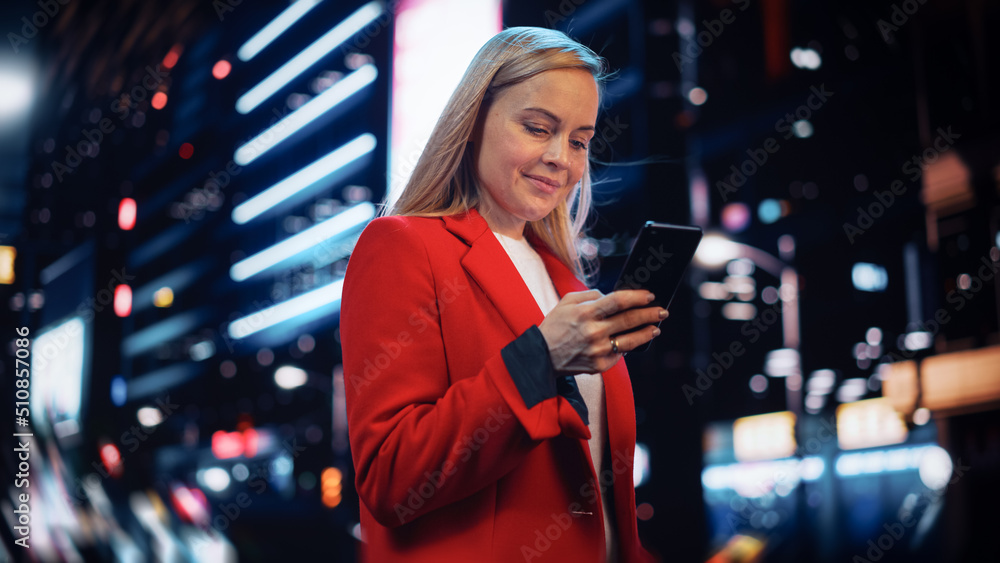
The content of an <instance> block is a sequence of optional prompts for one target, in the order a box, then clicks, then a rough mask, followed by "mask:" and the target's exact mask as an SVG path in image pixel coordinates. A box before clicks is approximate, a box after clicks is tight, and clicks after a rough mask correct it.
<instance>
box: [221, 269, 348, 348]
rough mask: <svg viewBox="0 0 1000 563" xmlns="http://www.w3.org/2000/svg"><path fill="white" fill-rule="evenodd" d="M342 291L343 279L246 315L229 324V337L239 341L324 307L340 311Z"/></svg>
mask: <svg viewBox="0 0 1000 563" xmlns="http://www.w3.org/2000/svg"><path fill="white" fill-rule="evenodd" d="M343 289H344V279H343V278H341V279H339V280H337V281H335V282H333V283H330V284H327V285H324V286H323V287H320V288H317V289H314V290H312V291H309V292H307V293H303V294H302V295H299V296H298V297H293V298H291V299H289V300H288V301H283V302H281V303H278V304H277V305H273V306H271V307H268V308H267V309H263V310H260V311H258V312H256V313H254V314H252V315H247V316H245V317H243V318H240V319H237V320H235V321H233V322H232V323H230V324H229V336H231V337H232V338H234V339H236V340H239V339H241V338H246V337H248V336H250V335H251V334H255V333H257V332H260V331H262V330H264V329H266V328H270V327H272V326H274V325H276V324H278V323H282V322H285V321H287V320H289V319H293V318H295V317H297V316H299V315H303V314H305V313H309V312H311V311H313V310H315V309H318V308H320V307H323V306H325V305H331V304H336V305H337V310H338V311H339V310H340V296H341V292H342V291H343Z"/></svg>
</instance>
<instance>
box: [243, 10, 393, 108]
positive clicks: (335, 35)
mask: <svg viewBox="0 0 1000 563" xmlns="http://www.w3.org/2000/svg"><path fill="white" fill-rule="evenodd" d="M289 9H291V8H289ZM381 14H382V6H381V4H380V3H379V2H369V3H367V4H365V5H364V6H362V7H361V8H359V9H358V10H357V11H356V12H354V13H353V14H351V15H350V16H348V17H347V19H346V20H344V21H342V22H340V23H339V24H337V26H336V27H334V28H333V29H331V30H330V31H328V32H326V34H324V35H323V36H322V37H320V38H319V39H317V40H316V41H314V42H313V44H312V45H310V46H308V47H306V48H305V49H304V50H303V51H302V52H301V53H299V54H298V55H295V56H294V57H292V59H291V60H289V61H288V62H287V63H285V64H283V65H281V67H280V68H279V69H278V70H276V71H274V72H273V73H271V74H270V75H269V76H268V77H267V78H265V79H264V80H262V81H261V82H260V84H257V85H256V86H254V87H253V88H251V89H250V90H249V91H248V92H247V93H246V94H243V95H242V96H240V98H239V99H238V100H236V111H238V112H240V113H242V114H246V113H250V112H251V111H253V109H254V108H255V107H257V106H259V105H260V104H261V103H263V102H264V100H266V99H268V98H270V97H271V96H273V95H274V94H275V93H276V92H277V91H278V90H281V89H282V88H284V87H285V85H287V84H288V83H289V82H291V81H292V80H294V79H295V77H297V76H298V75H300V74H302V73H303V72H305V70H306V69H308V68H309V67H311V66H312V65H314V64H316V63H317V62H318V61H319V60H320V59H322V58H323V57H325V56H326V55H328V54H329V53H330V52H331V51H333V50H334V49H336V48H337V47H339V46H340V44H341V43H343V42H344V41H347V40H348V39H350V38H351V36H352V35H354V34H355V33H357V32H359V31H361V30H362V29H363V28H364V27H365V26H366V25H368V24H369V23H371V22H372V20H374V19H375V18H377V17H379V16H380V15H381Z"/></svg>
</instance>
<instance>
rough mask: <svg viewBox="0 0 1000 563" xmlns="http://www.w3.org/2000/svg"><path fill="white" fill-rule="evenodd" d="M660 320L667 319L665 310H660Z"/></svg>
mask: <svg viewBox="0 0 1000 563" xmlns="http://www.w3.org/2000/svg"><path fill="white" fill-rule="evenodd" d="M660 318H661V319H665V318H667V310H666V309H660Z"/></svg>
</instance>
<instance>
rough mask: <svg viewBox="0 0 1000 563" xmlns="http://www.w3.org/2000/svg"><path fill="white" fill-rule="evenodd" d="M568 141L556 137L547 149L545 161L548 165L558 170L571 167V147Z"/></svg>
mask: <svg viewBox="0 0 1000 563" xmlns="http://www.w3.org/2000/svg"><path fill="white" fill-rule="evenodd" d="M568 142H569V141H568V140H567V139H563V138H562V137H561V136H558V135H554V136H553V137H552V139H551V140H550V141H549V143H548V145H547V146H546V147H545V154H544V155H543V159H544V161H545V163H546V164H552V165H554V166H556V167H558V168H560V169H561V168H568V167H569V147H568V146H567V144H568Z"/></svg>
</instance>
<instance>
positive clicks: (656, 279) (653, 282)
mask: <svg viewBox="0 0 1000 563" xmlns="http://www.w3.org/2000/svg"><path fill="white" fill-rule="evenodd" d="M702 234H703V233H702V230H701V228H699V227H689V226H683V225H668V224H666V223H654V222H653V221H646V224H645V225H643V226H642V229H641V230H640V231H639V236H637V237H635V242H634V243H633V244H632V249H631V250H630V251H629V254H628V259H626V260H625V267H624V268H622V272H621V274H620V275H619V276H618V281H617V282H615V287H614V291H617V290H619V289H645V290H648V291H652V292H653V295H655V296H656V298H655V299H653V301H652V303H650V304H649V305H646V307H663V308H664V309H667V308H669V307H670V302H671V301H673V299H674V294H675V293H677V288H678V286H680V284H681V280H682V279H683V278H684V272H685V271H687V267H688V264H690V263H691V259H692V258H694V253H695V250H697V249H698V244H699V243H700V242H701V237H702ZM657 326H659V323H657ZM632 330H635V329H632ZM629 332H632V331H629ZM649 344H650V343H649V342H647V343H646V344H644V345H642V346H640V347H638V348H636V349H635V350H633V351H634V352H642V351H644V350H646V349H648V348H649Z"/></svg>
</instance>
